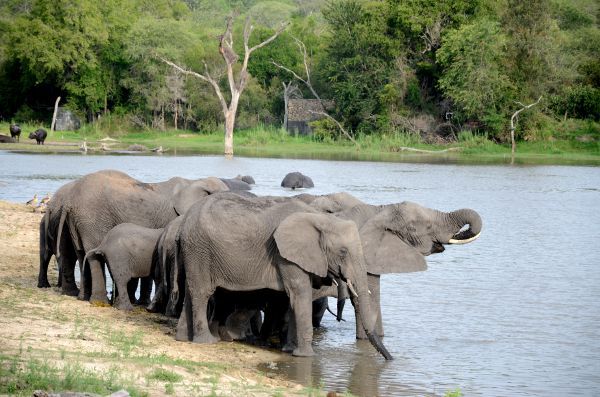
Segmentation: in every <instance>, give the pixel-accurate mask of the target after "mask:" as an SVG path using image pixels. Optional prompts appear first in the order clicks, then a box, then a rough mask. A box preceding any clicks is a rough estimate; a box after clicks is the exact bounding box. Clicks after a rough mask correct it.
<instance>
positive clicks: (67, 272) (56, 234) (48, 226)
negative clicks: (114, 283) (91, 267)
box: [37, 170, 128, 296]
mask: <svg viewBox="0 0 600 397" xmlns="http://www.w3.org/2000/svg"><path fill="white" fill-rule="evenodd" d="M97 173H98V174H103V175H106V176H116V177H128V176H127V174H125V173H123V172H120V171H114V170H103V171H98V172H97ZM76 184H77V181H71V182H69V183H67V184H65V185H63V186H61V187H60V188H59V189H58V190H57V191H56V192H55V193H54V195H53V197H52V200H50V201H49V202H48V204H47V207H46V213H45V214H44V216H43V217H42V221H41V222H40V269H39V274H38V285H37V286H38V288H49V287H50V283H49V282H48V264H49V263H50V259H51V258H52V256H53V255H54V256H55V257H56V260H57V262H58V268H59V279H58V284H57V285H58V286H59V287H61V288H62V293H63V294H64V295H69V296H77V295H78V294H79V289H78V288H77V285H76V283H75V273H74V272H75V265H76V263H77V261H79V263H80V264H81V263H83V257H84V256H85V252H77V251H76V250H75V245H74V243H73V241H72V239H71V233H70V231H69V226H68V224H67V222H65V219H66V214H67V211H63V208H64V207H65V206H66V205H67V204H68V203H69V200H70V199H71V197H72V194H73V193H72V191H73V188H74V186H75V185H76Z"/></svg>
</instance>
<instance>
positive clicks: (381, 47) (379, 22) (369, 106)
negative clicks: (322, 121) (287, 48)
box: [321, 0, 399, 132]
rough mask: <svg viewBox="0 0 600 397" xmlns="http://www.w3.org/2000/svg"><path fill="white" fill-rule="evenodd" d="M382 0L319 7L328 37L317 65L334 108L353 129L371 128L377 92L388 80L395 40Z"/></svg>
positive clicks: (343, 1)
mask: <svg viewBox="0 0 600 397" xmlns="http://www.w3.org/2000/svg"><path fill="white" fill-rule="evenodd" d="M387 14H388V8H387V5H386V4H385V3H380V2H373V3H368V4H367V5H363V4H362V2H359V1H356V0H335V1H332V2H330V3H328V5H327V7H326V8H325V9H323V16H324V17H325V20H326V21H327V24H328V27H329V41H328V43H327V46H326V50H325V56H324V57H323V59H322V64H321V69H322V73H323V76H324V78H325V79H326V81H327V82H328V84H329V87H330V95H329V96H330V97H331V98H332V99H334V100H335V103H336V108H337V112H338V114H339V115H340V116H341V117H342V119H343V121H344V123H345V124H346V125H347V126H349V127H350V128H351V129H352V130H354V131H358V130H362V131H364V132H372V131H373V130H374V128H375V125H376V119H377V114H378V113H379V111H380V110H381V106H380V105H381V104H380V101H379V93H380V91H381V90H382V89H383V87H384V86H385V85H386V84H387V83H388V81H389V80H390V71H391V69H392V65H393V62H394V60H395V59H396V57H397V56H398V54H399V43H398V42H397V41H395V40H394V39H393V38H392V37H390V36H389V35H388V29H387V21H386V15H387Z"/></svg>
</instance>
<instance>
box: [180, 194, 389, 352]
mask: <svg viewBox="0 0 600 397" xmlns="http://www.w3.org/2000/svg"><path fill="white" fill-rule="evenodd" d="M220 196H221V197H216V196H213V197H208V198H206V199H205V200H203V201H202V202H199V203H197V204H196V205H194V206H193V207H192V208H190V210H189V211H188V212H187V213H186V214H185V216H184V219H183V223H182V225H181V228H180V251H181V258H180V259H181V260H182V261H183V266H184V269H185V274H186V288H185V299H184V307H183V310H182V312H181V316H180V318H179V322H178V325H177V335H176V338H177V340H185V341H187V340H192V341H194V342H198V343H211V342H216V341H217V340H218V338H217V337H215V336H214V335H213V334H212V333H211V332H210V329H209V325H208V317H207V304H208V301H209V299H210V297H211V296H212V295H213V294H214V293H215V291H216V289H217V288H219V287H221V288H224V289H226V290H229V291H252V290H259V289H263V288H268V289H272V290H276V291H285V292H286V294H287V295H288V296H289V299H290V306H291V310H292V313H293V315H292V316H291V318H290V326H293V327H294V330H295V339H296V340H295V341H289V340H288V344H287V345H286V346H285V347H284V350H286V351H292V352H293V354H294V355H296V356H310V355H313V354H314V353H313V349H312V346H311V342H312V323H311V311H312V300H313V299H312V286H313V285H318V284H321V283H326V282H327V281H328V280H329V281H331V279H337V280H340V281H341V280H344V281H345V282H346V283H347V285H348V287H349V288H350V290H351V291H352V295H351V299H352V302H353V303H354V307H355V312H356V317H357V318H358V319H360V321H359V323H360V324H361V325H362V326H363V327H364V328H365V331H366V333H367V335H368V336H369V340H370V341H371V343H372V344H373V346H374V347H375V348H376V349H377V350H378V351H379V352H380V353H381V354H382V355H383V356H384V357H385V358H386V359H391V358H392V357H391V355H390V354H389V352H387V350H386V349H385V346H384V345H383V343H382V342H381V340H380V339H379V338H378V337H377V335H376V334H375V333H374V327H375V315H374V313H373V312H372V311H371V309H370V303H369V297H368V292H367V291H368V288H367V273H366V264H365V260H364V255H363V252H362V247H361V243H360V238H359V235H358V230H357V228H356V225H355V224H354V223H353V222H350V221H344V220H341V219H339V218H336V217H335V216H333V215H328V214H322V213H318V212H316V211H315V210H314V209H312V208H310V207H309V206H308V205H306V204H304V203H302V202H301V201H299V200H296V199H293V198H269V197H256V198H246V197H241V196H238V195H233V194H232V195H226V194H223V195H220ZM217 304H218V303H217Z"/></svg>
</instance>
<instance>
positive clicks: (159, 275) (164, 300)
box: [148, 216, 185, 317]
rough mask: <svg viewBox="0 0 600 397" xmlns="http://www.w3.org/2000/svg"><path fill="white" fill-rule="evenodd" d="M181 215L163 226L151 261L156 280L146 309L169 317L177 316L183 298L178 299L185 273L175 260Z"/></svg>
mask: <svg viewBox="0 0 600 397" xmlns="http://www.w3.org/2000/svg"><path fill="white" fill-rule="evenodd" d="M182 220H183V217H182V216H178V217H177V218H175V219H173V220H172V221H171V222H169V224H168V225H166V226H165V228H164V230H163V232H162V234H161V235H160V237H159V239H158V243H157V246H156V253H157V260H156V261H155V262H153V265H154V269H153V270H152V271H153V273H154V279H155V280H156V281H157V285H156V288H155V290H154V298H153V299H152V302H151V303H150V305H149V306H148V311H150V312H153V313H159V312H160V313H164V314H166V315H167V316H170V317H178V316H179V313H180V312H181V305H182V303H183V299H179V291H182V290H183V289H184V285H183V283H184V282H185V273H184V272H183V269H181V267H180V266H179V265H180V264H181V262H178V261H177V249H178V241H177V240H178V238H179V237H178V234H179V227H180V226H181V221H182Z"/></svg>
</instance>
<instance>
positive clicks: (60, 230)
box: [56, 208, 67, 260]
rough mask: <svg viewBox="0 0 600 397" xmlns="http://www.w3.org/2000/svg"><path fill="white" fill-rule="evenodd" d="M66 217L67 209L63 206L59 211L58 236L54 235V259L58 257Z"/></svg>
mask: <svg viewBox="0 0 600 397" xmlns="http://www.w3.org/2000/svg"><path fill="white" fill-rule="evenodd" d="M66 218H67V211H66V210H65V209H64V208H63V209H62V211H61V213H60V221H59V222H58V236H57V237H56V259H57V260H58V259H59V258H60V239H61V238H62V233H63V228H64V226H65V219H66Z"/></svg>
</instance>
